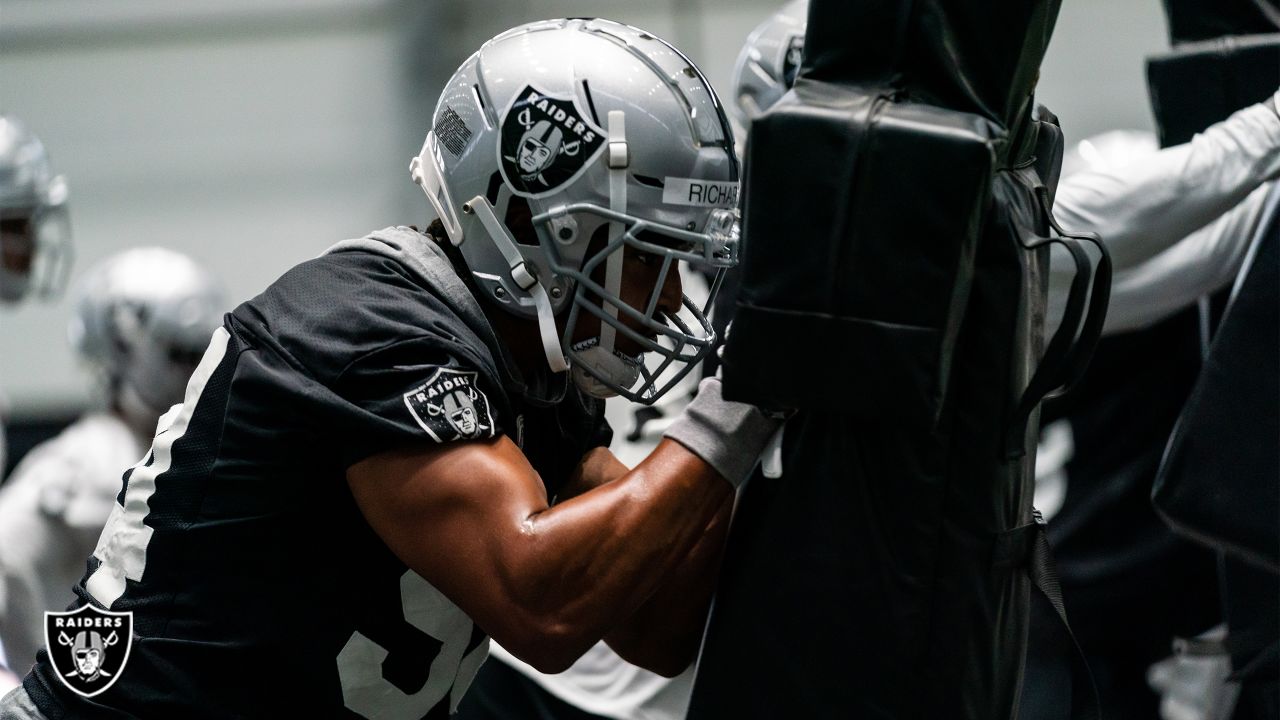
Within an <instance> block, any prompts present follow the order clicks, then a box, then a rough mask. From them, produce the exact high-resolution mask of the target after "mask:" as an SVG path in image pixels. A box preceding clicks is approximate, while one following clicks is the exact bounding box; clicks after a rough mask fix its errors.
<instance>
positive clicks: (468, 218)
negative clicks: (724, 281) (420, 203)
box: [410, 19, 738, 404]
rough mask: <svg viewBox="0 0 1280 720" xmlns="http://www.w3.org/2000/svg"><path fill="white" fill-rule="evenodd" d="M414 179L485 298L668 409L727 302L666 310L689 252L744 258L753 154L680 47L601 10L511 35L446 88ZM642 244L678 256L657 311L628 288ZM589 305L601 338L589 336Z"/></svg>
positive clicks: (701, 260) (601, 388) (693, 257)
mask: <svg viewBox="0 0 1280 720" xmlns="http://www.w3.org/2000/svg"><path fill="white" fill-rule="evenodd" d="M410 172H411V174H412V177H413V179H414V181H415V182H416V183H418V184H419V185H420V186H421V187H422V189H423V191H424V192H426V194H427V198H428V200H430V202H431V205H432V206H433V207H434V208H435V211H436V213H437V214H438V215H439V218H440V221H441V223H442V224H443V225H444V227H445V230H446V232H447V233H448V236H449V240H450V241H451V242H452V244H453V245H455V246H457V247H458V248H459V251H460V252H461V254H462V257H463V259H464V261H465V262H466V265H467V268H468V269H469V270H470V272H471V274H472V276H473V278H474V280H475V282H476V284H477V285H478V286H479V288H480V292H481V294H482V295H484V296H485V297H486V298H487V299H488V301H490V302H494V303H497V304H498V305H499V306H500V307H502V308H503V309H505V310H506V311H508V312H511V313H515V314H517V315H519V316H523V317H528V318H536V320H537V322H538V326H539V329H540V332H541V336H542V344H543V350H544V354H545V355H546V359H547V363H548V365H549V366H550V368H551V369H552V370H553V371H556V372H560V371H564V370H567V369H569V368H570V366H572V369H573V378H574V381H575V382H576V383H577V384H578V386H579V387H581V388H582V389H583V390H585V391H586V392H588V393H591V394H593V395H596V396H598V397H605V396H610V395H615V394H620V395H623V396H625V397H627V398H629V399H632V400H635V401H637V402H642V403H646V404H648V403H652V402H654V401H655V400H657V399H658V398H659V397H661V395H662V394H663V393H664V392H666V391H667V390H668V389H669V388H670V387H671V386H672V385H674V384H675V383H676V382H677V381H678V380H679V379H680V378H681V377H683V375H684V374H685V373H687V372H688V371H689V370H690V369H691V368H692V367H693V366H694V365H695V364H696V363H698V362H699V361H700V360H701V359H702V358H703V357H705V356H706V355H707V354H708V353H710V352H711V351H712V349H713V348H714V345H715V341H716V338H715V333H714V332H713V331H712V330H711V326H710V324H709V323H708V322H707V319H706V311H707V308H709V307H710V301H708V302H707V303H706V304H704V305H703V306H702V307H701V308H699V307H697V306H695V304H694V303H693V302H691V301H690V300H689V299H688V298H687V297H686V298H683V299H682V305H683V308H682V309H681V310H680V311H679V312H678V313H675V314H670V313H666V312H663V311H662V310H661V309H660V308H658V307H657V303H658V300H659V294H660V293H661V290H662V287H663V285H664V281H665V279H666V278H667V277H668V275H669V273H674V272H677V268H678V264H677V263H678V262H680V261H684V262H689V263H693V264H696V265H697V266H699V267H700V268H710V269H713V270H715V271H717V273H718V272H722V271H723V270H724V269H726V268H729V267H732V266H733V265H734V264H736V262H737V255H738V231H737V213H736V211H735V208H736V206H737V204H738V162H737V158H736V156H735V155H734V153H733V134H732V130H731V129H730V126H729V122H728V119H727V118H726V116H725V114H724V111H723V109H722V108H721V106H720V101H719V99H718V98H717V97H716V94H715V92H714V91H713V90H712V88H711V85H710V83H708V82H707V80H706V78H705V77H703V75H702V73H701V72H700V71H699V70H698V69H697V67H695V66H694V64H693V63H692V62H691V61H690V60H689V59H688V58H686V57H685V56H684V55H682V54H681V53H680V52H679V51H678V50H676V49H675V48H673V47H672V46H671V45H669V44H667V43H666V42H664V41H663V40H661V39H659V38H657V37H655V36H653V35H651V34H649V33H646V32H645V31H643V30H639V29H637V28H634V27H630V26H628V25H622V24H619V23H616V22H611V21H607V20H592V19H564V20H548V21H543V22H535V23H530V24H528V25H522V26H520V27H517V28H515V29H513V30H509V31H507V32H505V33H502V34H501V35H498V36H497V37H495V38H493V39H492V40H490V41H488V42H487V43H485V44H484V46H483V47H481V48H480V50H479V51H478V52H477V53H476V54H474V55H472V56H471V57H470V58H469V59H468V60H467V61H466V62H464V63H463V64H462V67H460V68H459V69H458V71H457V72H456V73H454V75H453V78H452V79H451V80H450V81H449V83H448V85H447V86H446V87H445V90H444V91H443V92H442V93H441V96H440V101H439V103H438V104H437V106H436V110H435V115H434V118H433V125H432V130H431V132H429V133H428V134H427V138H426V142H425V143H424V144H423V146H422V151H421V153H420V154H419V155H418V156H417V157H416V158H414V159H413V162H412V163H411V164H410ZM530 225H532V230H533V231H534V232H535V233H536V237H537V239H536V244H533V243H534V242H535V241H533V240H532V239H531V238H530V233H529V229H530ZM624 248H632V249H633V251H640V252H643V253H648V254H649V255H651V256H656V257H658V258H660V259H661V262H662V263H663V264H662V266H661V271H660V275H659V279H658V282H657V284H656V286H655V287H654V288H653V290H652V292H651V293H650V296H649V299H648V301H647V302H646V304H645V306H637V307H632V306H631V305H628V304H627V303H626V302H624V301H623V300H622V298H621V297H620V288H621V284H622V277H621V275H622V258H623V249H624ZM593 273H595V275H596V276H595V277H594V278H593ZM713 296H714V293H713ZM601 298H603V300H601ZM566 310H567V311H568V313H569V315H568V318H567V324H566V327H565V328H564V331H563V333H560V332H558V331H557V329H556V324H555V317H556V316H557V315H560V314H561V313H562V312H564V311H566ZM584 314H589V315H590V316H594V317H596V318H599V319H600V321H601V322H600V324H601V331H600V335H599V337H598V338H592V339H590V340H587V341H585V342H578V343H576V344H574V343H573V341H572V338H573V337H574V330H575V328H576V326H577V324H578V321H579V318H581V317H583V316H584ZM624 319H628V320H629V321H630V326H628V324H625V323H624V322H623V320H624ZM633 328H639V331H637V330H636V329H633ZM619 334H621V335H622V336H623V337H627V338H630V340H631V341H632V342H633V344H635V345H638V346H640V347H642V348H644V350H645V352H647V353H653V354H654V355H655V356H657V357H658V358H660V361H659V362H657V363H656V364H646V363H645V362H644V361H643V359H642V358H636V357H628V356H626V355H624V354H622V353H620V352H618V351H617V350H616V349H615V347H616V346H615V338H616V337H617V336H618V335H619ZM562 338H563V340H562ZM566 355H567V358H566Z"/></svg>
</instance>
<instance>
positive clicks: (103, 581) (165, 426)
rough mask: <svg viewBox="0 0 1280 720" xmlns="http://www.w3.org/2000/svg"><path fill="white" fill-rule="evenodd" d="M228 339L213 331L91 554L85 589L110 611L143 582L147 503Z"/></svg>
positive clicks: (148, 529)
mask: <svg viewBox="0 0 1280 720" xmlns="http://www.w3.org/2000/svg"><path fill="white" fill-rule="evenodd" d="M229 339H230V336H229V335H228V334H227V331H226V330H225V329H224V328H218V329H217V330H215V331H214V333H213V338H212V339H211V340H210V341H209V348H208V349H207V350H205V352H204V357H203V358H201V359H200V364H199V365H197V366H196V369H195V372H193V373H192V374H191V379H190V380H188V381H187V392H186V395H185V396H184V397H183V401H182V404H181V405H174V406H173V407H172V408H169V412H167V413H165V414H164V415H162V416H161V417H160V421H159V422H157V423H156V437H155V440H153V441H152V442H151V452H149V453H147V455H148V457H149V456H152V455H154V459H153V460H152V463H151V464H150V465H146V464H145V463H146V458H145V457H144V458H143V459H142V460H141V461H140V462H139V463H138V464H137V465H134V466H133V472H132V474H130V475H129V487H128V489H127V490H126V491H125V494H124V505H123V506H121V505H120V504H119V503H117V504H116V505H115V507H113V508H112V509H111V515H110V516H109V517H108V518H107V524H106V526H105V527H103V529H102V535H101V536H100V537H99V538H98V547H97V548H96V549H95V550H94V551H93V556H94V557H96V558H98V561H99V564H98V567H97V569H96V570H94V571H93V574H92V575H90V576H89V579H88V580H87V581H86V582H85V584H84V585H85V589H86V590H88V591H89V594H90V595H92V596H93V598H94V599H95V600H97V601H98V602H99V603H101V604H102V605H103V607H106V608H110V607H111V604H112V603H114V602H115V601H116V600H118V599H120V596H121V595H124V588H125V579H126V578H127V579H129V580H133V581H134V582H137V581H139V580H141V579H142V571H143V570H144V569H146V566H147V545H149V544H150V543H151V535H152V533H153V532H154V530H153V529H152V528H151V527H148V526H147V525H146V524H145V523H143V520H144V519H145V518H146V517H147V514H148V513H149V512H150V507H149V506H148V502H149V501H150V499H151V496H152V495H153V494H154V493H155V491H156V477H157V476H158V475H160V474H161V473H163V472H165V471H167V470H168V469H169V465H170V463H172V462H173V455H172V451H173V444H174V443H175V442H177V440H178V439H179V438H181V437H182V436H183V435H185V434H186V432H187V426H188V424H190V422H191V416H192V415H193V414H194V413H195V411H196V404H197V403H198V402H199V401H200V396H201V394H203V393H204V388H205V385H206V384H207V383H208V382H209V378H210V377H211V376H212V375H213V372H214V370H216V369H217V368H218V365H219V364H220V363H221V362H222V358H223V357H224V356H225V355H226V354H227V341H228V340H229Z"/></svg>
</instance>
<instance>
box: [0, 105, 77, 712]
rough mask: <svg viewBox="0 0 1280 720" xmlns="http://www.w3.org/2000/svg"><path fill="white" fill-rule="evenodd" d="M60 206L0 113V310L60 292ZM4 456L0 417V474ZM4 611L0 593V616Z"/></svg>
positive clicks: (2, 683)
mask: <svg viewBox="0 0 1280 720" xmlns="http://www.w3.org/2000/svg"><path fill="white" fill-rule="evenodd" d="M66 203H67V183H66V180H65V179H64V178H63V177H62V176H60V175H54V174H53V172H52V170H51V169H50V164H49V155H48V153H46V152H45V149H44V144H43V143H41V142H40V139H39V138H37V137H36V136H35V135H33V134H32V133H31V131H30V130H28V129H27V127H26V125H25V124H23V122H22V121H21V120H19V119H18V118H16V117H14V116H12V115H2V114H0V306H3V305H15V304H17V303H19V302H21V301H22V300H23V298H25V297H28V296H36V297H39V298H52V297H56V296H57V295H58V294H59V293H60V292H61V290H62V286H63V284H64V282H65V280H66V275H67V271H68V270H69V269H70V266H71V245H70V241H71V234H70V226H69V224H68V222H67V212H66V209H67V204H66ZM0 405H2V403H0ZM2 409H3V408H2V407H0V410H2ZM5 454H6V453H5V438H4V423H3V417H0V473H2V472H3V471H4V467H5ZM4 606H5V598H4V593H3V591H2V589H0V615H3V614H4ZM6 654H7V653H6V651H5V647H4V644H3V641H2V640H0V693H3V692H4V691H6V690H8V689H10V688H11V687H13V685H15V684H16V682H17V678H16V676H15V675H14V674H13V673H11V672H10V671H9V670H7V669H6V668H7V667H8V663H7V660H6Z"/></svg>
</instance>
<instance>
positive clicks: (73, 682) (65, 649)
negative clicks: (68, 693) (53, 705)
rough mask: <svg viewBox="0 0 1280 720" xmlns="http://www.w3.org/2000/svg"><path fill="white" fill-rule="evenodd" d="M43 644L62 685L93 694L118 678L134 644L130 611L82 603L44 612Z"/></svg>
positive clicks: (85, 694) (82, 693) (85, 693)
mask: <svg viewBox="0 0 1280 720" xmlns="http://www.w3.org/2000/svg"><path fill="white" fill-rule="evenodd" d="M44 646H45V650H47V651H48V652H49V662H50V663H52V664H53V669H54V671H55V672H56V673H57V675H58V679H59V680H61V681H62V684H63V685H66V686H67V687H69V688H71V690H72V691H73V692H75V693H78V694H80V695H83V696H85V697H93V696H94V695H97V694H99V693H101V692H103V691H105V690H106V689H107V688H109V687H111V686H112V685H114V684H115V681H116V680H118V679H120V673H121V672H122V671H123V670H124V666H125V663H127V662H129V649H130V648H131V647H133V613H132V612H112V611H110V610H101V609H99V608H96V607H94V606H92V605H85V606H83V607H80V608H76V609H75V610H72V611H70V612H46V613H45V614H44Z"/></svg>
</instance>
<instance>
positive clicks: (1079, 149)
mask: <svg viewBox="0 0 1280 720" xmlns="http://www.w3.org/2000/svg"><path fill="white" fill-rule="evenodd" d="M1159 150H1160V141H1159V140H1157V139H1156V134H1155V133H1153V132H1151V131H1149V130H1107V131H1106V132H1101V133H1098V134H1097V135H1091V136H1089V137H1087V138H1085V139H1084V140H1081V141H1080V142H1078V143H1076V144H1075V145H1073V146H1071V147H1070V148H1068V149H1067V152H1066V153H1065V154H1064V155H1063V157H1062V177H1064V178H1065V177H1069V176H1071V175H1075V174H1076V173H1079V172H1086V171H1088V172H1114V171H1116V170H1119V169H1120V168H1122V167H1125V166H1126V165H1129V164H1132V163H1135V162H1138V161H1140V160H1142V159H1144V158H1146V157H1149V156H1151V155H1154V154H1155V153H1156V152H1157V151H1159Z"/></svg>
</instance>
